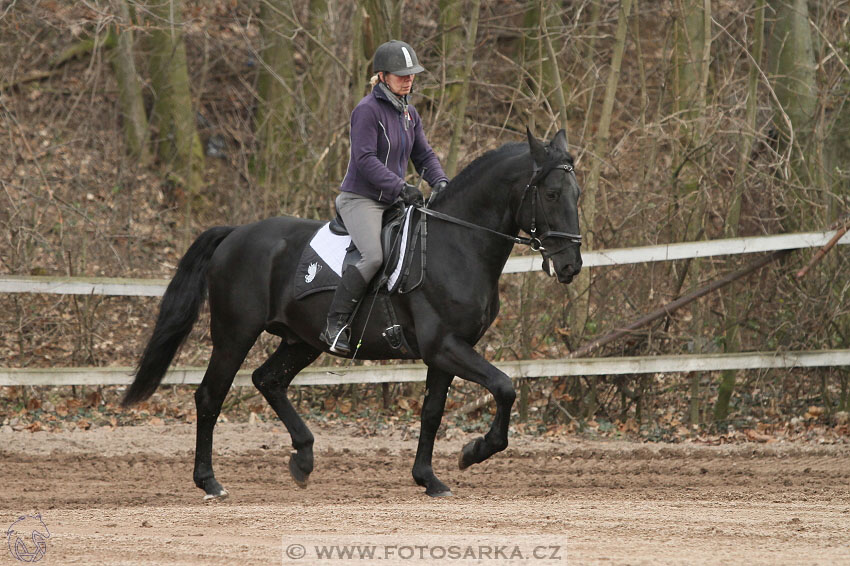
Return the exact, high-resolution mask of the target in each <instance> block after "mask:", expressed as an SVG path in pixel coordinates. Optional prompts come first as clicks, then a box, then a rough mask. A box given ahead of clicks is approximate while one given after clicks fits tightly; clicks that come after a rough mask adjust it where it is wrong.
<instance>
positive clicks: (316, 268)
mask: <svg viewBox="0 0 850 566" xmlns="http://www.w3.org/2000/svg"><path fill="white" fill-rule="evenodd" d="M321 270H322V266H321V264H319V262H315V263H311V264H310V265H308V266H307V275H305V276H304V282H305V283H312V282H313V279H315V278H316V274H317V273H319V272H320V271H321Z"/></svg>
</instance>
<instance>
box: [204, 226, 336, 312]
mask: <svg viewBox="0 0 850 566" xmlns="http://www.w3.org/2000/svg"><path fill="white" fill-rule="evenodd" d="M321 225H322V222H320V221H315V220H305V219H301V218H294V217H291V216H278V217H274V218H267V219H265V220H261V221H259V222H254V223H252V224H245V225H243V226H239V227H238V228H236V230H234V231H233V232H232V233H231V234H230V235H229V236H227V237H226V238H225V239H224V240H223V241H222V242H221V244H220V245H219V247H218V249H217V250H216V251H215V253H214V254H213V257H212V260H211V262H210V267H209V271H208V275H207V277H208V283H209V301H210V311H211V314H212V315H213V317H215V316H216V315H219V317H222V316H223V317H228V316H230V315H233V317H234V319H236V318H244V317H246V315H250V316H249V317H247V318H250V319H251V321H252V322H253V323H254V324H264V323H265V321H266V320H267V319H268V317H269V313H270V312H272V311H273V309H274V305H273V303H274V302H275V300H276V298H277V297H278V296H279V295H280V293H281V291H283V293H284V294H286V289H281V288H278V289H277V290H276V291H275V292H274V294H273V293H272V289H273V288H275V287H279V286H280V285H284V286H286V285H287V284H288V285H289V286H290V287H291V279H292V278H291V275H290V277H284V274H287V273H290V274H291V272H290V269H294V268H295V266H296V265H297V262H298V259H299V257H300V256H301V251H302V250H303V249H304V246H306V245H307V244H308V243H309V241H310V238H311V237H312V235H313V234H314V233H315V232H316V230H318V229H319V227H320V226H321Z"/></svg>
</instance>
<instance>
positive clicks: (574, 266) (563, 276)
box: [543, 256, 582, 285]
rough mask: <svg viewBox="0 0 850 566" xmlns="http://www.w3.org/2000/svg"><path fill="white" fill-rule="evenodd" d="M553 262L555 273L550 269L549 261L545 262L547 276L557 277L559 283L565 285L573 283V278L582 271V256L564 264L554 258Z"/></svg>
mask: <svg viewBox="0 0 850 566" xmlns="http://www.w3.org/2000/svg"><path fill="white" fill-rule="evenodd" d="M551 261H552V263H553V264H554V267H555V269H554V272H552V271H551V270H550V269H549V259H544V260H543V271H545V272H546V275H548V276H549V277H554V276H557V277H558V281H559V282H560V283H564V284H565V285H566V284H568V283H572V281H573V278H574V277H575V276H576V275H578V274H579V272H580V271H581V265H582V261H581V256H578V257H577V258H576V259H575V260H574V261H565V262H563V263H562V262H561V261H560V260H559V259H558V258H555V257H553V258H552V260H551Z"/></svg>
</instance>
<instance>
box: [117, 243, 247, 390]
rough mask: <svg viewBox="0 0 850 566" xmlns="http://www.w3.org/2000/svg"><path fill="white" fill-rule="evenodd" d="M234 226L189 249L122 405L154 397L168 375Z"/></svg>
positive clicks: (194, 319)
mask: <svg viewBox="0 0 850 566" xmlns="http://www.w3.org/2000/svg"><path fill="white" fill-rule="evenodd" d="M233 230H235V228H234V227H233V226H216V227H215V228H210V229H209V230H207V231H206V232H204V233H203V234H201V235H200V236H198V239H197V240H195V242H194V243H193V244H192V245H191V246H190V247H189V250H188V251H187V252H186V255H184V256H183V258H182V259H181V260H180V263H179V265H178V266H177V273H176V274H175V275H174V279H172V280H171V283H169V284H168V288H167V289H166V290H165V294H164V295H163V296H162V302H161V303H160V305H159V315H158V316H157V319H156V325H155V326H154V330H153V335H152V336H151V338H150V340H149V341H148V344H147V346H145V352H144V353H143V354H142V357H141V359H140V360H139V365H138V367H137V369H136V378H135V379H134V380H133V383H132V385H130V388H129V389H128V390H127V393H126V394H125V395H124V399H123V400H122V401H121V405H123V406H124V407H129V406H130V405H133V404H135V403H138V402H139V401H144V400H145V399H147V398H148V397H150V396H151V395H153V393H154V391H156V388H157V387H158V386H159V384H160V382H161V381H162V378H163V377H164V376H165V371H166V370H167V369H168V366H169V365H170V364H171V361H172V360H173V359H174V356H175V355H176V354H177V351H178V350H179V349H180V346H181V345H182V344H183V341H184V340H185V339H186V337H187V336H188V335H189V332H190V331H191V330H192V327H193V326H194V325H195V322H196V321H197V320H198V314H199V313H200V311H201V306H202V305H203V303H204V300H205V299H206V294H207V269H208V267H209V263H210V259H212V255H213V252H215V250H216V248H217V247H218V245H219V244H220V243H221V242H222V240H224V238H225V237H227V235H228V234H230V233H231V232H233Z"/></svg>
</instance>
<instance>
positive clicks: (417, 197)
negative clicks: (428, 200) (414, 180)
mask: <svg viewBox="0 0 850 566" xmlns="http://www.w3.org/2000/svg"><path fill="white" fill-rule="evenodd" d="M401 200H403V201H404V204H407V205H414V204H415V205H419V206H422V205H424V204H425V197H424V196H422V191H420V190H419V189H417V188H416V187H414V186H413V185H411V184H410V183H405V184H404V187H402V189H401Z"/></svg>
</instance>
